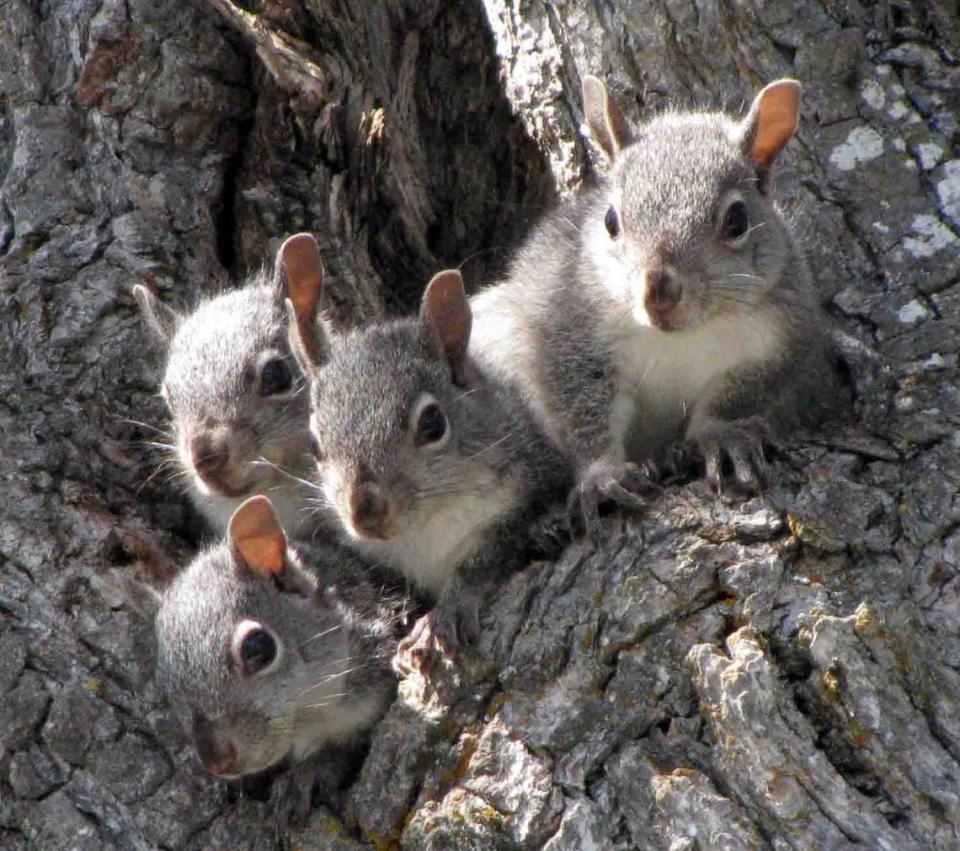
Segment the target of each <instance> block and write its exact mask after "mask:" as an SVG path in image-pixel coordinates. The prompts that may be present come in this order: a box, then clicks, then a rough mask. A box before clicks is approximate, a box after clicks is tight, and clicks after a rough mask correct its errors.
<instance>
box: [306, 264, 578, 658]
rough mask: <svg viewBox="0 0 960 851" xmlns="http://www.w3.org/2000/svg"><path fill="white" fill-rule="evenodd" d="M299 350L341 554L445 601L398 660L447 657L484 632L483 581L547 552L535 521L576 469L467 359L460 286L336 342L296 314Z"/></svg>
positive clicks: (454, 278)
mask: <svg viewBox="0 0 960 851" xmlns="http://www.w3.org/2000/svg"><path fill="white" fill-rule="evenodd" d="M290 314H291V322H290V334H291V349H292V350H293V352H294V354H295V355H296V357H297V360H298V361H299V363H300V365H301V369H303V371H304V372H305V373H306V374H307V375H308V376H309V377H310V386H311V393H310V396H311V416H310V429H311V433H312V435H313V441H312V449H313V452H314V454H315V457H316V463H317V479H318V485H317V487H318V488H319V490H320V491H321V492H322V494H323V498H324V499H325V500H326V501H327V503H328V504H329V505H330V507H331V509H332V510H333V511H334V512H335V513H336V515H337V516H338V517H339V519H340V523H341V525H342V527H343V529H344V530H345V532H346V542H347V543H348V544H349V545H350V546H351V547H353V548H355V549H356V550H357V551H358V552H359V553H360V554H361V555H363V556H364V557H366V558H368V559H370V560H371V561H376V562H382V563H383V564H385V565H388V566H390V567H392V568H393V569H395V570H397V571H399V572H400V573H401V574H402V575H403V576H404V577H406V578H407V579H408V580H410V581H411V582H412V583H413V585H414V586H415V587H416V588H418V589H419V590H421V591H423V592H425V593H426V594H428V595H429V596H431V597H432V598H434V599H437V600H438V603H437V606H436V608H435V609H434V610H433V611H432V612H431V613H430V614H429V615H427V616H426V618H424V619H422V620H421V623H420V624H418V626H417V627H415V629H414V633H413V634H412V636H411V637H410V638H409V639H408V640H406V641H405V643H404V644H403V645H402V646H401V648H400V649H401V654H400V656H401V658H403V657H405V655H406V653H405V651H411V653H412V655H413V658H414V660H422V661H424V662H426V661H427V659H426V658H425V657H427V656H428V654H429V653H430V651H431V650H432V648H433V647H434V646H435V645H439V647H440V649H441V650H442V651H444V652H446V653H448V654H450V655H452V652H453V650H454V648H456V647H457V646H458V645H461V644H469V643H470V642H471V641H472V640H473V639H474V638H475V637H476V635H477V633H478V632H479V602H480V599H481V597H482V589H483V587H484V585H485V583H486V582H487V581H490V580H495V579H496V578H497V577H499V576H503V575H504V574H506V573H508V572H509V571H511V570H513V569H518V568H519V567H522V566H523V564H525V563H526V562H525V560H524V559H525V558H526V553H525V550H524V547H525V546H526V547H527V548H528V549H529V550H531V551H537V548H538V547H539V548H541V550H549V549H550V548H551V547H556V546H557V545H559V540H554V541H552V542H550V541H547V539H546V537H543V538H541V537H540V536H539V534H538V532H536V531H534V518H537V517H538V516H539V514H540V511H541V509H543V508H546V507H547V506H549V505H550V503H551V501H552V500H553V499H554V498H555V497H560V496H562V495H564V494H565V493H566V492H567V491H568V490H569V487H570V486H571V485H572V482H573V480H572V468H571V466H570V463H569V461H568V460H567V459H566V457H565V456H564V455H562V453H561V452H560V451H559V450H557V449H556V448H555V447H554V446H553V445H552V444H551V442H550V441H549V440H548V439H547V437H546V435H545V434H544V433H543V432H542V431H541V430H540V429H539V428H538V427H537V425H536V423H535V422H534V421H533V419H532V418H531V417H530V415H529V412H528V411H527V408H526V406H525V405H524V403H523V400H522V398H521V397H520V395H519V394H518V393H517V392H516V391H515V390H514V389H513V388H511V387H510V386H509V385H507V384H504V383H502V382H499V381H496V380H493V379H492V378H491V377H490V376H488V375H487V374H486V373H485V372H484V371H483V370H482V369H481V368H480V367H479V365H478V364H477V363H476V362H475V361H474V360H473V358H472V357H471V356H470V354H469V352H468V345H469V341H470V333H471V321H472V320H471V310H470V304H469V302H468V301H467V298H466V294H465V292H464V288H463V280H462V278H461V277H460V273H459V272H457V271H455V270H447V271H444V272H440V273H438V274H437V275H435V276H434V277H433V279H432V280H431V281H430V283H429V284H428V286H427V288H426V291H425V292H424V295H423V298H422V302H421V308H420V313H419V316H418V317H417V318H415V319H403V320H397V321H393V322H389V323H382V324H376V325H372V326H370V327H367V328H366V329H363V330H358V331H355V332H353V333H350V334H344V335H341V336H339V337H333V338H331V337H328V336H327V335H326V334H325V330H324V328H323V327H322V326H320V325H314V324H310V323H304V322H302V321H300V320H299V319H298V316H297V314H296V312H295V311H294V310H293V307H292V306H291V308H290Z"/></svg>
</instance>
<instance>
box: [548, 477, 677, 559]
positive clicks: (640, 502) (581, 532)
mask: <svg viewBox="0 0 960 851" xmlns="http://www.w3.org/2000/svg"><path fill="white" fill-rule="evenodd" d="M658 478H659V474H658V472H657V469H656V467H655V466H654V464H653V462H651V461H647V462H644V463H643V464H633V463H631V462H626V463H619V464H618V463H613V462H610V461H597V462H594V463H593V464H591V465H590V467H589V468H588V469H587V472H586V473H585V474H584V475H583V477H582V478H581V480H580V482H579V484H578V485H577V486H576V487H575V488H574V490H573V492H572V493H571V494H570V499H569V500H568V503H567V510H568V514H569V522H570V529H571V533H572V534H573V535H574V537H578V538H579V537H587V538H589V539H590V540H591V541H593V542H594V543H595V544H596V543H598V542H599V541H600V537H601V528H602V527H601V523H600V506H601V505H603V504H604V503H609V502H612V503H616V504H617V505H619V506H621V507H622V508H626V509H628V510H630V511H642V510H643V509H644V508H645V507H646V505H647V501H646V498H647V497H650V496H653V495H655V494H657V493H659V492H660V485H659V484H658V481H657V480H658Z"/></svg>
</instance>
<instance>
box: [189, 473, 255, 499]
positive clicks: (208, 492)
mask: <svg viewBox="0 0 960 851" xmlns="http://www.w3.org/2000/svg"><path fill="white" fill-rule="evenodd" d="M195 481H196V483H197V489H198V490H199V491H200V493H202V494H203V495H204V496H219V497H225V498H227V499H240V498H241V497H244V496H247V495H248V494H249V493H250V492H251V491H252V490H253V489H254V486H255V485H256V483H255V482H245V483H244V484H243V485H241V486H236V485H232V484H228V483H227V482H219V481H218V482H210V481H207V480H206V479H204V478H202V477H201V476H199V475H197V476H196V478H195Z"/></svg>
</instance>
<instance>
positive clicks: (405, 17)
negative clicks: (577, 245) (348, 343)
mask: <svg viewBox="0 0 960 851" xmlns="http://www.w3.org/2000/svg"><path fill="white" fill-rule="evenodd" d="M0 8H2V15H0V19H2V26H0V92H2V97H0V199H2V203H0V256H2V264H3V265H2V270H3V274H2V277H0V297H2V308H0V326H2V333H0V363H2V364H3V365H4V369H2V370H0V447H2V451H0V471H2V481H3V492H4V498H3V500H2V502H0V847H2V848H11V849H14V848H27V847H31V848H33V847H35V848H43V849H59V848H64V849H66V848H82V849H85V848H90V849H94V848H96V849H102V848H118V849H146V848H157V847H160V848H191V849H201V848H223V847H233V848H245V847H249V848H272V847H275V846H277V845H279V844H282V843H284V842H288V841H289V842H292V843H294V844H295V845H296V846H297V847H315V848H331V849H357V848H367V847H371V846H372V847H377V848H385V847H393V846H399V847H401V848H404V849H427V848H429V849H448V848H476V849H487V848H491V849H493V848H498V849H499V848H504V849H506V848H510V849H513V848H540V847H544V848H548V849H550V851H561V849H571V851H572V849H586V848H600V849H631V848H641V849H647V848H650V849H661V848H662V849H671V851H679V849H694V848H700V849H713V848H718V849H719V848H723V849H734V848H775V849H781V848H783V849H786V848H809V849H819V848H831V849H832V848H847V847H853V846H857V845H859V846H863V847H868V848H887V849H912V848H917V849H921V848H923V849H926V848H939V849H949V848H958V847H960V626H958V625H960V567H958V566H960V537H958V532H957V530H958V527H960V499H958V496H957V488H958V482H960V454H958V451H957V434H958V433H960V432H958V427H960V393H958V390H957V386H958V383H957V351H958V340H960V333H958V332H960V298H958V292H960V287H958V286H957V284H958V283H960V272H958V270H960V159H958V158H957V152H956V145H957V141H958V139H960V127H958V119H960V67H958V61H960V59H958V57H960V17H958V14H957V9H956V4H955V3H954V2H948V0H929V2H923V0H912V2H911V0H895V2H879V3H858V2H852V1H851V2H844V3H841V2H832V0H821V2H813V3H808V4H794V3H788V2H785V0H756V1H755V2H752V3H748V4H744V3H740V4H733V3H726V2H712V0H703V2H696V3H682V2H676V0H631V2H624V3H616V4H614V3H586V2H583V1H582V0H577V2H566V3H548V2H545V0H526V2H522V3H521V2H517V0H485V2H482V3H481V2H479V0H467V2H463V3H443V2H439V0H434V2H423V3H405V2H402V0H384V2H381V3H354V2H320V0H316V2H307V3H304V4H293V3H279V2H265V0H264V2H259V3H250V4H247V5H243V6H241V5H239V4H236V3H233V2H230V0H210V2H209V3H208V4H200V3H190V2H187V0H151V2H144V0H126V2H116V0H103V1H102V2H93V0H54V2H51V3H46V4H41V3H39V2H36V0H3V2H2V4H0ZM588 72H589V73H594V74H597V75H599V76H600V77H602V78H604V79H606V80H607V81H608V83H609V85H610V87H611V89H612V90H613V92H614V94H615V95H616V96H617V97H618V99H619V101H620V103H621V104H622V105H623V106H624V109H625V111H626V113H627V115H628V117H630V118H632V119H634V120H637V119H640V118H641V117H642V116H643V115H645V114H649V113H651V112H652V111H655V110H658V109H661V108H664V107H666V106H669V105H674V104H675V105H680V106H691V105H703V106H723V107H727V108H730V109H734V110H738V109H741V108H742V107H743V106H744V105H745V104H746V103H748V102H749V98H750V97H751V96H752V94H753V93H755V91H756V90H758V89H759V88H760V86H761V85H763V84H764V83H766V82H769V81H770V80H772V79H774V78H776V77H780V76H795V77H797V78H799V79H800V80H801V81H802V82H803V83H804V85H805V95H804V109H803V121H802V124H801V128H800V132H799V136H798V138H797V139H796V140H795V141H794V142H792V143H791V144H790V145H789V146H788V148H787V152H786V155H785V158H784V163H783V166H782V167H781V169H780V171H779V174H778V180H777V188H776V191H777V193H778V196H779V197H780V198H782V199H783V202H784V205H785V206H786V207H787V208H788V210H789V212H790V215H791V219H792V221H793V222H794V226H795V228H796V229H797V231H798V233H799V234H800V237H801V239H802V241H803V243H804V245H805V248H806V250H807V252H808V255H809V257H810V259H811V264H812V266H813V270H814V272H815V276H816V279H817V283H818V286H819V288H820V292H821V293H822V296H823V301H824V303H825V304H826V305H828V306H829V309H830V310H831V312H832V313H833V314H834V315H835V316H836V317H837V320H838V324H839V326H840V327H841V329H842V331H843V332H844V333H845V335H846V338H847V347H848V349H849V351H850V353H851V355H852V357H851V362H852V366H853V380H854V385H855V390H856V411H855V415H854V417H853V420H854V422H853V424H852V425H850V426H849V427H847V428H845V429H842V430H840V431H838V432H831V433H829V434H821V435H808V436H806V437H804V436H800V435H797V436H796V437H795V438H794V439H792V440H791V441H790V444H789V446H788V447H787V448H786V450H785V451H784V453H783V456H782V458H781V459H780V460H779V462H778V470H779V477H778V480H777V482H776V484H775V485H774V486H773V487H772V488H771V490H770V491H769V493H767V494H765V495H764V496H763V497H762V498H758V499H754V500H750V501H748V502H728V501H723V500H718V499H716V498H714V497H712V496H710V495H709V494H707V493H706V492H705V491H704V489H703V488H702V487H700V486H699V485H697V484H688V485H682V486H674V487H671V488H670V489H668V491H667V492H666V493H665V494H664V496H663V497H662V498H661V499H659V500H657V501H656V503H655V504H654V505H653V506H652V507H651V510H650V512H649V513H648V514H647V515H646V516H645V517H642V518H640V519H633V520H629V521H624V523H623V524H621V525H618V524H617V523H615V522H611V525H610V532H611V535H610V541H609V543H608V544H607V545H606V546H605V547H604V548H603V549H602V550H601V551H599V552H591V551H588V550H587V549H585V548H583V547H580V546H574V547H571V548H570V549H569V550H568V551H567V553H566V554H565V555H564V557H563V558H562V559H560V560H559V561H558V562H557V563H555V564H537V565H532V566H530V568H528V569H527V570H525V571H524V572H522V573H520V574H517V575H516V576H514V577H513V578H512V579H511V580H510V582H509V584H508V585H507V586H506V587H505V588H504V589H503V590H502V591H501V592H498V593H497V594H496V595H495V596H494V597H493V598H492V599H491V600H490V603H489V606H488V607H487V609H486V610H485V612H484V620H483V625H484V632H483V636H482V638H481V640H480V645H479V647H478V648H477V652H476V653H468V654H464V656H463V657H462V658H461V659H460V660H459V661H458V665H457V666H456V667H443V666H441V667H439V668H438V669H437V670H435V671H434V672H433V673H432V674H431V676H430V678H429V679H428V680H423V679H421V678H419V677H416V676H411V677H409V678H407V679H406V680H405V681H404V682H403V683H402V684H401V688H400V696H399V698H398V700H397V702H396V704H395V705H394V706H393V708H392V709H391V710H390V711H389V713H388V715H387V717H386V718H385V719H384V721H383V722H382V724H381V725H380V726H379V727H378V729H377V730H376V731H375V732H374V735H373V739H372V744H371V748H370V752H369V754H368V756H367V757H366V760H365V761H364V764H363V766H362V768H361V770H360V774H359V776H358V778H357V780H356V781H355V783H354V784H353V785H352V787H351V788H350V790H349V792H348V794H347V800H346V803H345V805H344V807H343V808H342V811H339V812H333V811H331V810H329V809H326V808H323V807H321V808H318V809H317V810H315V811H314V812H313V813H312V816H311V818H310V820H309V821H308V822H307V824H306V825H304V826H301V827H298V828H296V829H294V830H292V831H290V832H283V833H282V834H280V835H278V833H277V832H276V831H275V829H274V827H273V823H272V820H271V810H270V805H269V803H268V802H264V801H261V800H258V799H257V796H255V795H252V794H238V790H237V789H235V788H229V787H228V786H226V785H225V784H222V783H219V782H215V781H213V780H211V779H210V778H207V777H205V776H204V775H203V774H202V773H201V772H200V770H199V769H198V767H197V766H196V764H195V761H194V760H193V758H192V755H191V753H190V750H189V748H188V747H187V745H186V743H185V742H184V740H183V738H182V736H181V734H180V732H179V730H177V729H176V727H175V726H174V723H173V719H172V717H171V715H170V714H169V712H168V711H167V709H166V708H165V705H164V703H163V700H162V696H161V695H160V694H158V692H157V690H156V689H155V687H154V685H153V684H152V682H151V664H152V654H153V649H152V634H151V626H150V624H149V623H148V622H146V621H144V620H143V619H142V618H141V617H139V616H138V615H137V614H136V613H135V612H133V611H131V610H130V608H129V607H128V605H127V604H126V602H125V600H124V599H123V597H122V595H120V594H119V593H118V592H117V591H116V589H115V587H114V585H113V584H112V583H111V581H109V577H108V575H107V574H108V572H109V571H111V570H122V571H131V572H134V573H141V574H142V573H145V574H148V575H150V576H152V577H153V579H154V580H156V581H159V582H162V581H164V580H165V579H166V578H169V576H170V575H172V573H173V571H175V570H176V569H177V566H178V565H180V564H182V563H184V562H185V560H187V559H188V558H189V557H190V555H191V553H192V552H193V550H194V549H195V547H196V546H197V543H198V540H199V538H200V537H201V536H202V534H203V533H202V530H201V527H200V525H199V523H198V521H197V519H196V517H195V516H194V515H193V513H192V511H191V509H190V508H189V507H188V506H187V505H186V504H185V502H184V500H183V498H182V496H181V495H180V494H179V493H178V492H177V491H176V488H175V483H172V482H170V481H165V480H164V479H163V477H162V475H161V476H157V475H153V473H154V468H155V464H156V458H155V457H154V455H153V453H152V452H151V451H150V449H149V447H148V446H147V445H146V443H147V442H149V441H151V440H153V439H154V438H153V434H154V430H155V429H156V428H159V427H161V426H162V423H163V419H164V417H163V410H162V406H161V404H160V402H159V400H158V399H157V398H156V397H155V395H154V394H155V390H156V386H157V380H158V364H157V362H156V358H155V357H154V356H153V353H152V352H151V348H150V345H149V343H148V341H147V339H146V336H145V333H144V331H143V329H142V327H141V325H140V322H139V320H138V317H137V316H136V314H135V310H134V304H133V299H132V297H131V295H130V286H131V285H132V284H133V283H136V282H137V281H141V280H146V281H148V282H150V283H151V284H152V285H153V286H155V287H156V288H157V290H158V291H159V292H160V294H161V296H162V297H163V298H164V299H166V300H168V301H171V302H173V303H175V304H178V305H180V306H189V305H190V304H191V303H193V302H194V301H195V300H196V299H197V298H198V297H199V296H200V295H201V294H202V293H208V292H212V291H216V290H217V289H218V288H222V287H227V286H234V285H235V284H236V282H237V281H238V280H240V279H241V278H242V276H243V274H244V273H245V272H246V271H247V270H249V269H251V268H253V267H255V266H257V265H259V264H260V263H262V262H264V261H265V260H268V259H269V258H270V257H271V256H272V253H273V251H274V250H275V249H276V247H277V245H278V244H279V240H280V239H282V238H283V237H284V236H285V235H287V234H289V233H292V232H294V231H298V230H310V231H312V232H314V233H315V234H317V236H318V238H319V239H320V241H321V248H322V251H323V257H324V262H325V265H326V267H327V270H328V277H329V284H328V293H329V299H330V304H329V307H330V309H331V310H332V311H333V312H334V313H336V314H337V315H338V316H339V317H340V318H341V319H344V320H347V321H362V320H368V319H373V318H377V317H381V316H384V315H387V314H390V313H396V312H400V311H402V310H406V309H409V308H411V307H412V306H413V305H414V304H415V303H416V300H417V298H418V296H419V292H420V290H421V288H422V286H423V284H424V283H425V282H426V280H427V279H428V278H429V276H430V275H431V274H432V273H433V272H435V271H436V270H438V269H439V268H441V267H443V266H449V265H459V264H461V263H462V264H464V269H465V273H466V275H467V280H468V283H469V285H470V286H471V287H477V286H479V285H480V284H481V283H483V282H488V281H491V280H493V279H495V277H496V275H497V274H498V272H499V271H500V270H502V268H503V265H504V263H505V261H506V260H507V258H508V257H509V250H510V248H511V247H512V246H515V245H516V244H517V243H518V241H519V240H520V239H522V237H523V235H524V233H525V232H526V229H527V228H528V227H529V225H530V223H531V222H532V221H533V220H535V218H536V216H537V215H538V214H539V213H540V212H541V211H542V210H544V209H545V208H546V207H547V206H549V204H550V203H551V201H552V199H553V198H554V197H556V196H565V195H568V194H570V193H571V192H573V191H575V188H576V185H577V183H578V182H579V181H580V180H581V179H583V178H584V177H589V176H590V175H591V173H592V172H594V171H599V170H600V169H601V168H602V162H601V160H600V158H599V157H597V156H595V154H596V152H595V151H594V150H593V149H592V148H591V147H590V145H588V144H586V143H585V142H584V141H583V139H582V137H581V136H580V135H579V132H578V128H579V126H580V124H581V122H582V113H581V108H580V98H579V80H580V78H581V76H582V75H583V74H586V73H588ZM260 797H262V796H260Z"/></svg>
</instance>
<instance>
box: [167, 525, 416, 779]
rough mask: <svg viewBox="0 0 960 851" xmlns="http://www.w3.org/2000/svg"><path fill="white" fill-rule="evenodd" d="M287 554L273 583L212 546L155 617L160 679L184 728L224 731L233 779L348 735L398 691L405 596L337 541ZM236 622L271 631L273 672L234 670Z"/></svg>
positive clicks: (304, 545)
mask: <svg viewBox="0 0 960 851" xmlns="http://www.w3.org/2000/svg"><path fill="white" fill-rule="evenodd" d="M287 560H288V565H287V568H286V569H285V571H284V575H282V576H281V577H279V579H274V578H273V577H268V578H260V577H257V576H255V575H254V574H252V573H251V572H249V571H246V570H245V569H244V568H243V567H242V566H241V565H238V563H237V560H236V557H235V556H234V554H233V552H232V551H231V548H230V547H229V546H228V545H227V544H226V543H221V544H218V545H217V546H215V547H212V548H211V549H209V550H207V551H206V552H204V553H201V554H200V555H199V556H197V558H196V559H195V560H194V561H193V562H192V563H191V564H190V565H189V566H188V567H187V568H186V569H184V571H183V572H182V573H180V574H179V575H178V576H177V578H176V580H175V581H174V582H173V584H172V585H171V586H170V587H169V589H167V591H166V592H165V593H164V594H163V597H162V601H161V606H160V610H159V612H158V614H157V618H156V632H157V644H158V654H157V679H158V682H159V684H160V685H161V687H162V688H164V689H165V690H166V692H167V693H168V694H169V695H170V697H171V699H172V700H173V702H174V704H175V705H176V706H177V707H178V709H179V710H180V714H181V716H182V717H183V719H184V722H185V724H186V726H187V727H188V729H189V728H190V726H191V719H192V718H194V717H195V716H196V715H197V714H198V713H199V714H202V715H203V716H205V717H206V718H207V719H210V720H211V721H212V723H213V724H214V728H215V730H216V733H217V735H219V736H226V737H228V739H229V741H231V742H232V743H233V744H234V746H235V747H236V748H237V750H238V768H237V771H236V774H237V775H241V774H248V773H252V772H256V771H260V770H262V769H265V768H267V767H269V766H270V765H273V764H275V763H277V762H279V761H281V760H282V759H284V758H285V757H288V756H289V757H292V758H293V759H294V760H303V759H305V758H307V757H308V756H310V755H311V754H312V753H314V752H315V751H316V750H318V749H319V748H320V747H322V746H324V745H325V744H328V743H330V742H342V741H347V740H349V739H351V738H353V737H355V736H356V735H357V734H359V733H360V732H361V731H362V730H363V729H364V728H365V727H367V726H369V725H370V724H372V723H373V722H374V721H375V720H376V719H377V718H378V717H379V716H380V715H381V714H382V713H383V711H384V710H385V708H386V706H387V705H388V703H389V701H390V700H391V699H392V696H393V694H394V690H395V681H394V675H393V673H392V671H391V667H390V660H391V658H392V655H393V652H394V650H395V647H396V641H397V638H398V637H399V625H400V623H401V620H402V615H403V614H404V608H405V606H406V602H405V600H404V598H403V597H402V596H401V595H399V594H397V593H395V592H393V591H391V590H390V589H384V588H383V587H382V585H380V584H378V583H377V581H376V579H375V577H374V576H373V574H371V573H370V572H369V571H368V570H367V569H366V567H365V566H364V565H362V564H361V563H359V562H358V561H357V559H356V558H355V557H353V556H352V555H351V554H349V553H348V552H347V551H345V550H343V549H341V548H339V547H335V546H332V545H329V544H319V543H311V542H303V541H298V542H295V543H294V544H292V545H291V546H290V547H289V548H288V551H287ZM243 620H255V621H258V622H260V623H262V624H264V625H265V626H266V627H268V628H269V630H270V631H271V632H272V633H273V634H274V635H276V636H277V637H278V638H279V640H280V642H281V644H282V647H283V650H282V654H281V657H280V658H281V662H280V665H279V666H278V667H277V668H276V670H273V671H267V672H264V673H263V674H262V675H254V676H247V675H244V674H242V673H241V672H240V671H239V670H238V669H237V666H236V664H235V663H234V662H233V657H232V655H231V641H232V639H233V637H234V634H235V631H236V628H237V625H238V624H239V623H240V622H241V621H243Z"/></svg>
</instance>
